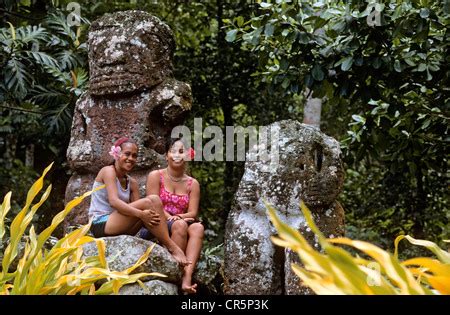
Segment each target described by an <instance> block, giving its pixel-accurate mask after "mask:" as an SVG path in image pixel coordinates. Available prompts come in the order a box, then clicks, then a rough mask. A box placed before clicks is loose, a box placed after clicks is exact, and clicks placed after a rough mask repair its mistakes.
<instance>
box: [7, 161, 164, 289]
mask: <svg viewBox="0 0 450 315" xmlns="http://www.w3.org/2000/svg"><path fill="white" fill-rule="evenodd" d="M51 166H52V165H50V166H48V167H47V168H46V169H45V170H44V172H43V174H42V176H41V177H40V178H39V179H38V180H37V181H36V182H35V183H34V184H33V186H32V187H31V188H30V190H29V191H28V195H27V200H26V203H25V206H24V207H23V209H22V210H21V211H20V212H19V213H18V214H17V215H16V217H15V218H14V220H13V221H12V223H11V225H10V227H9V233H6V232H7V231H6V226H5V217H6V215H7V214H8V211H9V210H10V208H11V207H10V202H11V192H8V193H7V194H6V196H5V198H4V200H3V203H2V205H1V208H0V242H2V241H3V238H4V236H5V234H9V237H8V245H7V246H6V248H5V249H4V251H3V250H2V253H1V256H0V257H1V273H0V294H7V295H9V294H33V295H36V294H110V293H118V291H119V289H120V288H121V287H122V286H123V285H125V284H129V283H134V282H136V281H138V282H140V280H139V279H140V278H142V277H145V276H150V275H153V276H155V275H156V276H163V275H161V274H158V273H137V274H131V273H132V272H133V271H134V270H135V269H136V268H137V267H139V266H140V265H141V264H142V263H144V262H145V261H146V260H147V258H148V257H149V255H150V252H151V250H152V248H153V247H149V248H148V250H147V251H146V252H145V253H144V254H143V255H142V257H140V258H139V260H138V261H137V262H136V263H135V265H133V266H132V267H130V268H128V269H126V270H123V271H112V270H110V269H109V267H108V262H107V261H106V258H105V243H104V241H103V240H102V239H95V238H93V237H91V236H88V235H87V232H88V231H89V228H90V223H89V224H87V225H85V226H83V227H81V228H79V229H77V230H75V231H73V232H71V233H69V234H67V235H65V236H64V237H63V238H61V239H60V240H58V241H57V242H56V243H55V244H54V245H53V246H52V247H51V248H46V246H45V245H46V242H47V241H48V239H49V237H50V236H51V234H52V233H53V232H54V230H55V229H56V227H57V226H58V225H59V224H60V223H61V222H62V221H63V220H64V218H65V216H66V215H67V214H68V213H69V212H70V211H71V210H72V209H73V208H74V207H75V206H77V205H78V204H79V203H80V202H81V201H82V200H83V199H84V198H85V197H87V196H89V195H90V194H91V193H92V191H90V192H87V193H85V194H84V195H82V196H80V197H77V198H76V199H74V200H72V201H70V202H69V203H68V204H67V206H66V207H65V209H64V210H63V211H61V212H60V213H58V214H57V215H56V216H55V217H54V218H53V219H52V222H51V225H50V226H49V227H47V228H46V229H45V230H43V231H42V232H41V233H40V234H38V235H37V234H36V231H35V227H34V225H31V227H30V226H29V225H30V222H31V220H32V218H33V216H34V215H35V213H36V212H37V211H38V210H39V207H40V206H41V205H42V204H43V203H44V202H45V200H46V199H47V198H48V196H49V195H50V192H51V189H52V187H51V185H49V186H48V187H47V188H46V189H45V191H44V193H43V194H42V196H41V197H40V200H39V201H38V202H37V203H35V204H34V205H32V203H33V202H34V199H35V198H36V197H37V196H38V194H39V193H40V192H41V190H42V188H43V186H44V177H45V175H46V174H47V172H48V171H49V170H50V168H51ZM101 188H103V187H101ZM101 188H100V189H101ZM26 232H27V233H26ZM23 241H24V242H25V246H24V247H22V249H23V251H19V248H20V246H19V245H20V243H21V242H23ZM89 242H95V243H96V245H97V249H98V256H93V257H84V256H83V244H86V243H89ZM14 263H15V264H14ZM14 265H15V266H14ZM99 281H103V284H102V285H101V286H97V287H96V285H95V284H96V283H98V282H99ZM141 284H142V283H141Z"/></svg>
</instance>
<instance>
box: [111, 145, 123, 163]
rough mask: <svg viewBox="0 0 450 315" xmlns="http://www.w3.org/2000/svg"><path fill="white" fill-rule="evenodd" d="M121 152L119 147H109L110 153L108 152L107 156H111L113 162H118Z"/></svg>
mask: <svg viewBox="0 0 450 315" xmlns="http://www.w3.org/2000/svg"><path fill="white" fill-rule="evenodd" d="M121 151H122V149H121V148H120V146H115V145H113V146H112V147H111V151H109V155H111V156H112V157H113V158H114V160H118V159H119V157H120V152H121Z"/></svg>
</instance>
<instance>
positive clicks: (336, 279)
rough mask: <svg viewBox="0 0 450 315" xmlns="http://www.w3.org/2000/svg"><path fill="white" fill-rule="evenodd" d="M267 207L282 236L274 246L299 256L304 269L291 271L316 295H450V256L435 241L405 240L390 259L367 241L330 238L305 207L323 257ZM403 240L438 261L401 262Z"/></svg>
mask: <svg viewBox="0 0 450 315" xmlns="http://www.w3.org/2000/svg"><path fill="white" fill-rule="evenodd" d="M266 207H267V208H268V211H269V216H270V219H271V220H272V222H273V224H274V226H275V228H276V229H277V231H278V236H276V237H272V241H273V242H274V243H275V244H276V245H279V246H282V247H286V248H289V249H291V250H293V251H295V252H296V253H297V254H298V255H299V257H300V260H301V262H302V264H303V266H300V265H298V264H292V266H291V267H292V269H293V270H294V272H295V273H296V274H297V275H298V276H299V277H300V279H301V280H302V281H303V284H304V285H306V286H308V287H310V288H311V289H312V290H313V291H314V292H315V293H316V294H381V295H383V294H385V295H387V294H389V295H391V294H450V253H448V252H446V251H444V250H442V249H441V248H440V247H439V246H437V245H436V244H435V243H433V242H430V241H426V240H417V239H414V238H412V237H411V236H409V235H406V236H405V235H400V236H398V237H397V238H396V239H395V242H394V244H395V252H394V254H391V253H388V252H386V251H384V250H383V249H381V248H379V247H377V246H375V245H373V244H371V243H368V242H364V241H356V240H351V239H348V238H333V239H327V238H326V237H325V236H324V235H323V234H322V233H321V232H320V231H319V229H318V228H317V226H316V225H315V223H314V221H313V218H312V216H311V213H310V211H309V209H308V208H307V207H306V205H305V204H303V203H301V205H300V207H301V209H302V212H303V214H304V216H305V219H306V221H307V223H308V225H309V227H310V228H311V230H312V231H313V232H314V233H315V235H316V236H317V238H318V241H319V243H320V245H321V247H322V252H319V251H317V250H315V249H314V248H313V247H312V246H311V245H310V244H309V243H308V242H307V241H306V239H305V238H304V237H303V235H301V233H300V232H299V231H297V230H295V229H293V228H291V227H290V226H288V225H287V224H285V223H283V222H282V221H281V220H280V219H279V218H278V217H277V215H276V212H275V209H274V208H273V207H272V206H270V205H269V204H267V203H266ZM402 239H407V240H408V241H409V242H410V243H412V244H414V245H419V246H424V247H426V248H428V249H429V250H431V251H432V252H433V253H434V254H435V255H436V257H437V259H433V258H429V257H417V258H412V259H408V260H406V261H399V259H398V243H399V242H400V241H401V240H402ZM334 244H342V245H349V246H352V247H354V248H356V249H357V250H359V251H361V252H363V253H364V254H366V255H367V256H368V257H370V258H371V259H370V260H367V259H363V258H361V257H353V256H352V255H351V254H350V253H349V252H348V251H346V250H345V249H343V248H342V247H340V246H335V245H334Z"/></svg>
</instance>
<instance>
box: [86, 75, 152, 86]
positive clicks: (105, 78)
mask: <svg viewBox="0 0 450 315" xmlns="http://www.w3.org/2000/svg"><path fill="white" fill-rule="evenodd" d="M143 76H144V74H143V73H130V72H122V73H121V72H113V73H111V74H97V75H95V76H93V77H91V80H90V82H91V84H93V85H96V84H100V83H101V84H102V85H104V86H105V85H106V86H113V85H119V84H124V85H126V84H127V83H128V82H131V83H133V82H136V81H141V80H140V79H141V77H143Z"/></svg>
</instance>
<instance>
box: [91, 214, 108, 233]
mask: <svg viewBox="0 0 450 315" xmlns="http://www.w3.org/2000/svg"><path fill="white" fill-rule="evenodd" d="M109 216H110V215H109V214H105V215H102V216H100V217H97V218H95V219H94V220H93V221H92V225H91V232H92V234H93V235H94V237H96V238H98V237H104V236H106V234H105V226H106V221H108V218H109Z"/></svg>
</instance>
